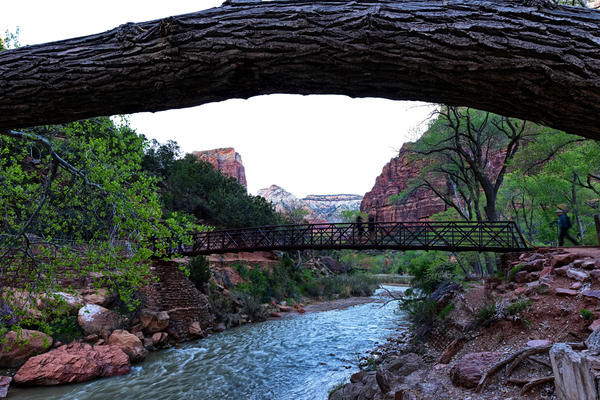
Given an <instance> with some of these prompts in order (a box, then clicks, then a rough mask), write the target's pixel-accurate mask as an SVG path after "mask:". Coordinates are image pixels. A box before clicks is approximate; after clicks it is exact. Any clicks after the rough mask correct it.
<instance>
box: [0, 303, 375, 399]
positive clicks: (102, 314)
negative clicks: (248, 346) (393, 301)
mask: <svg viewBox="0 0 600 400" xmlns="http://www.w3.org/2000/svg"><path fill="white" fill-rule="evenodd" d="M374 302H383V300H382V299H378V298H373V297H369V298H361V297H352V298H348V299H337V300H332V301H316V302H314V303H312V304H308V305H306V307H304V308H301V309H295V308H293V307H286V306H283V305H277V306H271V309H272V310H275V309H277V311H278V314H279V315H280V316H281V317H282V318H291V317H297V316H300V315H302V314H303V313H304V312H305V313H308V314H310V313H318V312H324V311H331V310H342V309H346V308H349V307H352V306H355V305H360V304H366V303H374ZM79 315H80V318H79V319H80V321H79V324H80V326H81V327H82V329H84V332H86V333H88V335H87V336H85V337H82V338H81V339H79V340H76V341H73V342H71V343H68V344H63V343H61V342H59V341H56V340H53V339H52V338H51V337H49V336H47V335H44V334H43V333H41V332H36V331H29V330H23V331H22V337H21V339H24V340H26V341H27V342H28V343H27V344H25V345H23V346H18V345H17V344H16V339H17V334H16V333H14V332H13V333H9V334H8V335H7V342H6V343H5V344H3V345H0V362H2V360H4V365H8V366H9V368H6V369H4V370H2V372H1V373H2V374H3V375H5V376H3V377H1V378H0V387H1V388H2V389H0V398H4V397H6V396H8V397H9V398H10V395H11V394H12V393H15V394H16V393H18V392H20V391H21V390H23V389H22V388H23V387H26V386H32V385H33V386H48V385H57V384H67V383H81V382H87V381H90V380H93V379H98V378H104V377H112V376H119V375H126V374H128V373H129V372H130V370H131V365H132V364H133V363H139V362H142V361H143V360H144V359H145V358H146V356H147V354H148V352H149V351H155V350H160V349H165V348H170V347H172V346H173V345H174V344H175V342H173V341H172V339H171V340H169V339H170V337H171V335H169V334H168V333H167V331H169V325H170V318H169V315H168V313H166V312H151V311H149V310H146V311H144V312H142V313H141V314H140V315H139V317H136V318H135V319H134V320H132V321H130V325H131V327H130V328H129V330H124V329H113V328H115V326H117V325H116V321H118V320H119V316H118V315H116V314H115V313H114V312H112V311H110V310H108V309H105V308H104V307H101V306H93V307H91V306H89V305H86V306H84V307H82V308H80V309H79ZM281 317H280V318H281ZM272 319H276V318H272ZM195 325H198V324H192V326H191V328H192V331H191V333H193V334H194V335H195V337H194V339H199V338H202V337H210V336H211V335H212V334H213V333H218V332H219V331H222V330H224V327H222V326H216V327H214V328H213V329H208V330H204V331H203V330H202V329H200V327H199V326H195ZM194 328H197V330H196V331H195V332H193V329H194ZM48 343H50V344H51V348H50V349H47V348H46V346H47V344H48ZM7 348H10V351H6V349H7ZM48 350H49V351H48ZM40 353H42V354H40ZM35 354H39V355H35ZM7 360H11V363H10V364H9V363H8V361H7ZM11 384H12V386H11ZM15 384H16V385H17V386H16V387H15V386H14V385H15Z"/></svg>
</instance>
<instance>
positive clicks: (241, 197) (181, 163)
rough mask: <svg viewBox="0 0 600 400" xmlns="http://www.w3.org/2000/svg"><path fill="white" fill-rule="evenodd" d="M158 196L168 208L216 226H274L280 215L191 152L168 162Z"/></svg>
mask: <svg viewBox="0 0 600 400" xmlns="http://www.w3.org/2000/svg"><path fill="white" fill-rule="evenodd" d="M162 199H163V202H164V204H165V207H166V208H167V209H168V210H171V211H176V212H185V213H188V214H194V215H195V216H196V217H197V218H200V219H202V220H204V221H205V222H206V223H208V224H210V225H213V226H216V227H219V228H242V227H250V226H261V225H277V224H278V223H280V221H281V218H280V217H279V216H278V215H277V213H276V212H275V208H274V207H273V205H272V204H271V203H270V202H269V201H267V200H266V199H265V198H263V197H261V196H253V195H250V194H248V193H247V191H246V188H245V187H244V186H243V185H242V184H241V183H239V182H238V181H237V179H235V178H230V177H226V176H225V175H223V174H222V173H221V171H218V170H215V169H214V167H213V166H212V165H211V164H210V163H207V162H205V161H201V160H199V159H198V158H197V157H196V156H194V155H193V154H187V155H186V156H185V157H183V158H182V159H176V160H173V161H171V162H170V167H169V169H168V173H167V174H166V177H165V180H164V185H163V190H162Z"/></svg>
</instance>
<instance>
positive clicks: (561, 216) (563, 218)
mask: <svg viewBox="0 0 600 400" xmlns="http://www.w3.org/2000/svg"><path fill="white" fill-rule="evenodd" d="M556 215H557V216H558V245H559V246H562V245H563V243H564V242H565V237H566V238H567V239H569V240H570V241H571V243H573V244H574V245H575V246H579V242H578V241H577V240H575V238H574V237H573V236H571V235H570V234H569V229H570V228H571V226H573V224H571V220H570V219H569V216H568V215H567V214H565V213H564V212H563V211H562V210H556Z"/></svg>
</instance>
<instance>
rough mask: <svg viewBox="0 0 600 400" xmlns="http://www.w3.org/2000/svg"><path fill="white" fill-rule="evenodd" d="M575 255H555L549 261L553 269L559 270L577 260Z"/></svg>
mask: <svg viewBox="0 0 600 400" xmlns="http://www.w3.org/2000/svg"><path fill="white" fill-rule="evenodd" d="M577 257H578V256H577V255H576V254H569V253H567V254H555V255H553V256H552V258H551V259H550V263H551V265H552V267H553V268H560V267H562V266H564V265H568V264H571V263H572V262H573V261H575V260H576V259H577Z"/></svg>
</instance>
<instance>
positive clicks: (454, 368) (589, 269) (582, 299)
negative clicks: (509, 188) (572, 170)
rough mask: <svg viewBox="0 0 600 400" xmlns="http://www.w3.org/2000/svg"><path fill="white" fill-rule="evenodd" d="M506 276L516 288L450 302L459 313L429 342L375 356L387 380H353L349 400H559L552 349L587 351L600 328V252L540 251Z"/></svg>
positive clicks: (487, 287) (398, 342)
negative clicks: (572, 347) (524, 354)
mask: <svg viewBox="0 0 600 400" xmlns="http://www.w3.org/2000/svg"><path fill="white" fill-rule="evenodd" d="M504 268H505V269H504V272H505V273H506V274H507V276H508V278H509V280H508V281H506V282H503V281H502V280H500V279H498V278H488V279H487V280H486V281H485V282H481V283H477V282H469V283H468V284H466V285H465V287H464V290H458V291H457V292H456V293H455V295H454V296H453V299H452V301H450V302H449V303H448V304H453V305H454V311H453V312H452V313H450V315H449V316H448V319H446V320H445V323H444V324H442V325H441V326H438V328H436V329H434V330H433V331H432V332H431V333H430V335H429V338H428V340H427V341H416V340H415V338H414V337H413V336H412V335H408V334H407V335H396V336H392V337H390V338H388V340H387V341H386V343H384V344H382V345H379V346H377V347H376V348H374V349H373V353H375V354H378V355H379V357H378V361H377V363H378V367H377V371H371V372H369V371H368V369H367V368H365V370H366V371H365V373H364V375H363V376H361V377H358V376H353V378H352V379H351V383H349V384H347V385H346V386H345V387H344V391H343V392H340V393H343V398H344V399H345V400H353V399H357V398H358V396H359V393H361V394H360V396H362V397H360V398H361V399H365V400H379V399H394V398H396V399H420V400H446V399H448V400H449V399H469V398H471V399H482V400H504V399H516V398H521V399H556V398H557V397H556V396H557V395H556V389H555V382H554V381H555V379H554V375H553V369H554V368H556V367H553V365H552V363H553V361H552V360H551V359H550V357H549V353H548V351H549V349H550V348H552V345H554V344H557V343H582V342H584V341H585V340H586V339H587V338H588V336H589V335H590V333H591V332H592V331H594V330H595V329H596V327H598V326H600V251H598V249H589V248H556V249H539V250H538V251H537V252H531V253H525V254H522V255H519V254H515V255H514V256H513V258H512V259H510V260H509V261H508V262H507V264H506V265H505V267H504ZM576 348H577V347H576ZM583 348H585V345H583ZM525 351H527V357H524V358H523V359H522V360H520V359H517V360H515V361H508V362H507V364H506V365H510V366H511V368H513V367H514V370H511V372H510V374H509V375H507V372H506V371H507V368H506V366H502V367H501V368H500V369H498V370H497V371H495V372H490V379H489V380H487V381H486V383H485V386H483V385H480V391H479V390H477V389H476V388H477V386H478V384H479V383H480V379H481V378H482V376H483V375H484V374H486V373H488V371H490V369H491V368H492V366H493V365H495V364H496V363H501V362H502V360H505V359H507V360H511V358H510V357H511V356H512V355H514V354H515V353H517V352H525ZM535 353H537V354H535ZM583 354H584V353H583ZM582 357H583V356H582ZM585 357H590V356H587V355H586V356H585ZM594 360H596V361H594V362H600V359H598V358H594ZM513 364H514V365H513ZM399 365H400V367H399ZM588 368H589V367H588ZM588 373H589V371H588ZM377 375H379V378H378V377H377ZM560 375H562V374H559V376H560ZM380 383H381V385H380ZM559 384H561V385H562V384H563V383H562V381H560V382H559ZM386 385H387V386H386ZM382 387H383V388H384V389H386V390H387V391H385V392H384V391H383V390H382ZM403 390H405V392H402V391H403ZM399 392H400V393H402V394H396V393H399ZM408 393H411V394H408ZM399 396H400V397H399ZM402 396H403V397H402ZM338 398H341V397H339V395H338V396H335V395H334V396H333V397H332V398H331V399H332V400H336V399H338Z"/></svg>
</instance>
